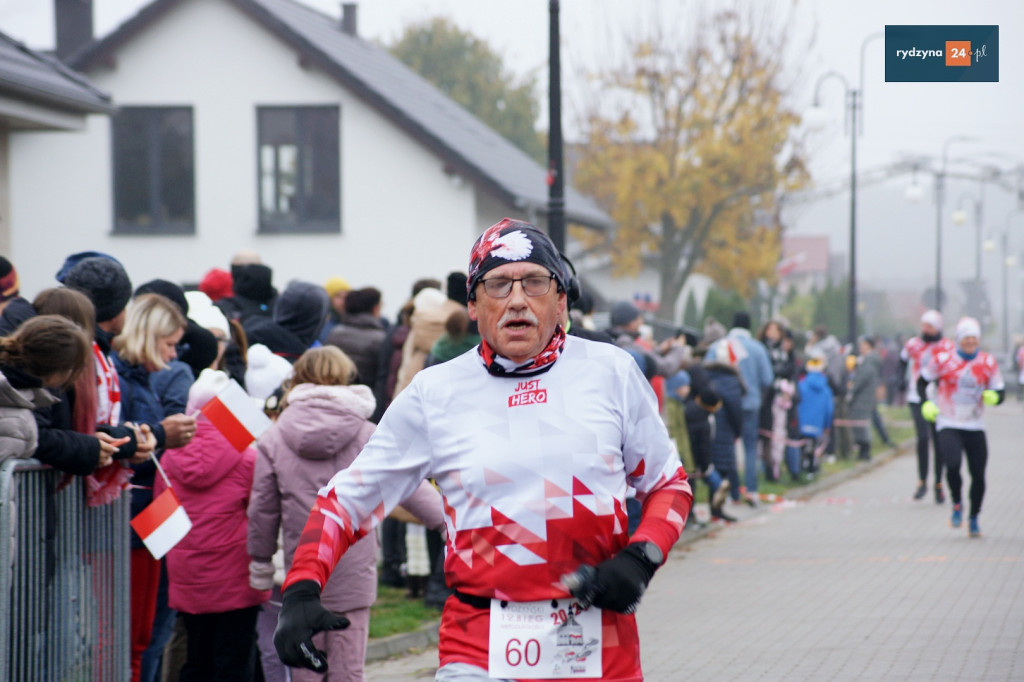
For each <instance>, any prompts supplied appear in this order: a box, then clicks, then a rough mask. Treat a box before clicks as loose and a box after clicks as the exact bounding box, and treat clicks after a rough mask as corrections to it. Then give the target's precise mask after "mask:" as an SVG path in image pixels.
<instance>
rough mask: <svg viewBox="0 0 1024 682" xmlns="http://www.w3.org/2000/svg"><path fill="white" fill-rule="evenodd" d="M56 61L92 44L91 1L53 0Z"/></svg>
mask: <svg viewBox="0 0 1024 682" xmlns="http://www.w3.org/2000/svg"><path fill="white" fill-rule="evenodd" d="M53 16H54V23H55V24H56V28H57V31H56V36H57V45H56V53H57V59H60V60H61V61H66V60H67V58H68V57H69V56H71V55H72V54H74V53H75V52H77V51H78V50H79V49H80V48H82V47H84V46H85V45H88V44H89V43H91V42H92V37H93V36H92V0H53Z"/></svg>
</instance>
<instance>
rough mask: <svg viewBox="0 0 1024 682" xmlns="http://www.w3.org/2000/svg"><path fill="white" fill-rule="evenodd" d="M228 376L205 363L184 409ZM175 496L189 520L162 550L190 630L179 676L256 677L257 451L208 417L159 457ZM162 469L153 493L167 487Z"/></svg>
mask: <svg viewBox="0 0 1024 682" xmlns="http://www.w3.org/2000/svg"><path fill="white" fill-rule="evenodd" d="M228 381H229V379H228V375H227V374H225V373H224V372H220V371H216V370H212V369H204V370H203V371H202V373H201V374H200V375H199V378H198V379H197V380H196V382H195V383H194V384H193V385H192V388H191V389H190V390H189V394H188V414H192V413H194V412H196V411H198V410H199V408H200V407H202V406H203V405H204V404H206V403H207V402H208V401H209V400H210V399H211V398H213V397H214V396H215V395H216V394H217V393H218V392H219V391H220V390H221V389H222V388H223V387H224V386H226V385H227V383H228ZM161 463H162V464H163V467H164V470H165V471H166V472H167V477H168V478H169V479H170V481H171V485H172V487H173V488H174V492H175V494H176V495H177V496H178V501H179V502H181V505H182V506H183V507H184V508H185V512H186V513H187V514H188V516H189V518H190V519H191V521H192V529H191V530H190V531H189V532H188V535H186V536H185V538H184V539H183V540H182V541H181V542H179V543H178V544H177V545H175V546H174V548H173V549H171V551H170V552H168V554H167V576H168V582H169V588H170V592H169V597H168V603H169V605H170V607H171V608H172V609H175V610H177V611H178V612H179V613H180V614H181V616H182V618H183V620H184V624H185V630H186V632H187V634H188V648H187V660H186V661H185V665H184V667H183V668H182V669H181V679H182V680H193V679H211V680H239V682H242V681H245V682H249V681H250V680H253V679H255V665H256V616H257V614H258V613H259V609H260V604H262V603H263V602H265V601H267V599H269V598H270V591H269V590H255V589H253V588H252V587H250V586H249V561H250V557H249V553H248V551H247V550H246V535H247V531H248V520H247V518H246V507H247V506H248V503H249V492H250V489H251V485H252V476H253V468H254V466H255V463H256V451H255V450H254V449H253V448H246V449H245V450H243V451H242V452H238V451H237V450H236V449H235V448H234V446H232V445H231V443H229V442H228V440H227V438H225V437H224V436H223V434H221V432H220V431H218V430H217V427H215V426H214V425H213V424H212V423H211V422H209V421H208V420H207V419H206V418H205V417H203V416H201V415H200V416H198V417H197V418H196V434H195V437H194V438H193V439H192V441H191V442H190V443H189V444H188V445H186V446H185V447H183V448H179V449H175V450H167V451H166V452H165V453H164V456H163V459H162V460H161ZM166 487H167V486H166V484H165V483H164V481H163V479H162V478H161V477H160V476H157V477H156V481H155V484H154V486H153V494H154V497H155V496H157V495H159V494H160V493H161V492H163V491H164V490H165V489H166Z"/></svg>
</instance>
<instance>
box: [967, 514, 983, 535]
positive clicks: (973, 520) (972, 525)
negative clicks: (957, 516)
mask: <svg viewBox="0 0 1024 682" xmlns="http://www.w3.org/2000/svg"><path fill="white" fill-rule="evenodd" d="M967 529H968V531H967V532H968V533H969V534H970V536H971V537H972V538H980V537H981V528H978V517H977V516H972V517H970V518H968V519H967Z"/></svg>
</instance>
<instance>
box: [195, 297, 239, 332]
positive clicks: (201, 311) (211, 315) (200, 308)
mask: <svg viewBox="0 0 1024 682" xmlns="http://www.w3.org/2000/svg"><path fill="white" fill-rule="evenodd" d="M185 300H186V301H188V316H189V318H191V319H192V321H193V322H195V323H196V324H198V325H199V326H200V327H203V328H204V329H209V330H214V329H219V330H220V331H222V332H224V338H230V337H231V328H230V327H229V326H228V318H226V317H224V313H222V312H221V310H220V308H218V307H217V306H215V305H214V304H213V301H211V300H210V297H209V296H207V295H206V294H204V293H203V292H201V291H186V292H185Z"/></svg>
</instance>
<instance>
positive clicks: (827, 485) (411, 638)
mask: <svg viewBox="0 0 1024 682" xmlns="http://www.w3.org/2000/svg"><path fill="white" fill-rule="evenodd" d="M913 445H914V441H913V440H908V441H905V442H903V443H900V444H899V445H897V446H895V447H892V448H889V449H888V450H886V451H885V452H882V453H880V454H878V455H876V456H874V457H872V458H871V459H870V460H868V461H867V462H861V463H859V464H857V466H854V467H851V468H850V469H847V470H845V471H840V472H837V473H834V474H831V475H829V476H826V477H823V478H820V479H818V480H816V481H814V482H813V483H809V484H808V485H805V486H802V487H800V488H796V489H794V490H791V491H790V492H789V493H787V494H786V495H785V496H783V497H781V498H779V501H783V500H806V499H809V498H811V497H814V496H815V495H819V494H821V493H823V492H825V491H827V490H830V489H832V488H834V487H836V486H838V485H840V484H842V483H845V482H846V481H848V480H850V479H851V478H856V477H857V476H861V475H863V474H866V473H867V472H869V471H873V470H874V469H876V468H878V467H880V466H882V465H883V464H887V463H888V462H890V461H891V460H893V459H895V458H896V457H899V456H901V455H903V454H905V453H906V452H909V451H910V449H911V448H912V447H913ZM771 506H772V505H771V503H764V504H762V505H760V506H759V507H758V508H757V509H754V510H751V513H750V514H749V515H747V516H745V517H744V519H742V520H747V519H749V518H752V517H754V516H758V515H760V514H764V513H766V512H767V511H768V510H769V509H770V508H771ZM727 527H728V526H724V525H720V524H712V523H706V524H705V525H704V526H703V527H697V526H688V527H687V529H686V531H684V533H683V535H682V537H680V538H679V540H678V541H677V542H676V544H675V546H674V547H673V551H676V550H677V549H678V548H680V547H686V546H687V545H690V544H692V543H694V542H696V541H697V540H700V539H702V538H704V537H706V536H708V535H710V534H713V533H717V532H719V531H720V530H722V529H724V528H727ZM440 625H441V621H440V620H437V621H433V622H430V623H427V624H426V625H423V626H421V627H420V628H419V629H417V630H413V631H412V632H400V633H398V634H397V635H391V636H390V637H381V638H379V639H371V640H370V641H369V643H368V645H367V647H366V661H367V662H371V661H380V660H384V659H386V658H391V657H392V656H399V655H402V654H406V653H408V652H410V651H412V650H414V649H426V648H428V647H432V646H435V645H437V642H438V629H439V628H440Z"/></svg>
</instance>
